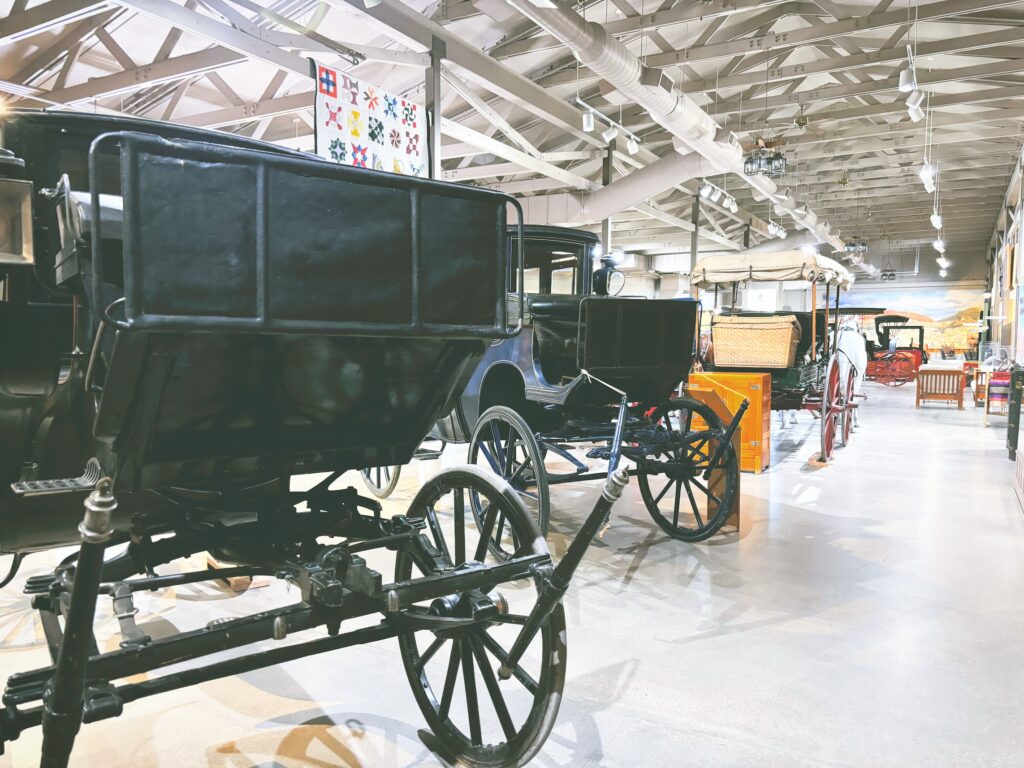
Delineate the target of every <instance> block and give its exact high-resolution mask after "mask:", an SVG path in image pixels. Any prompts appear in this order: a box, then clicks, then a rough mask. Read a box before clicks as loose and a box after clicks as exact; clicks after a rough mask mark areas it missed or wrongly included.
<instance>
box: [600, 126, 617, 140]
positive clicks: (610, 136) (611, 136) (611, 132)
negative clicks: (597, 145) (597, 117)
mask: <svg viewBox="0 0 1024 768" xmlns="http://www.w3.org/2000/svg"><path fill="white" fill-rule="evenodd" d="M618 135H619V129H618V128H616V127H615V126H614V125H612V126H609V127H608V128H606V129H605V130H604V131H602V132H601V138H602V139H604V140H605V141H607V142H608V143H609V144H610V143H611V142H613V141H615V137H616V136H618Z"/></svg>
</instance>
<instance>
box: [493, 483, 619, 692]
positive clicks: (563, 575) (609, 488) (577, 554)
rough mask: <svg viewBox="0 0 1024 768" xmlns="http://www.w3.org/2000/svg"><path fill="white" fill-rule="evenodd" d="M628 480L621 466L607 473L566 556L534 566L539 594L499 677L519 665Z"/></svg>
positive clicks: (564, 590) (506, 674) (512, 670)
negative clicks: (592, 505)
mask: <svg viewBox="0 0 1024 768" xmlns="http://www.w3.org/2000/svg"><path fill="white" fill-rule="evenodd" d="M628 482H629V471H628V470H627V469H625V468H624V467H619V468H617V469H615V471H613V472H612V473H611V474H609V476H608V479H607V480H605V483H604V490H603V491H602V492H601V496H600V497H599V498H598V500H597V502H596V503H595V504H594V508H593V509H592V510H591V512H590V514H589V515H587V519H586V521H584V523H583V526H582V527H581V528H580V531H579V533H578V534H576V538H575V539H573V542H572V544H570V545H569V549H568V550H567V551H566V553H565V557H563V558H562V560H561V562H559V563H558V565H557V566H555V567H554V568H553V569H552V568H551V566H546V567H544V568H543V569H540V568H538V569H537V570H538V571H540V573H539V575H540V579H541V590H540V597H539V599H538V600H537V604H536V605H535V606H534V608H533V611H532V612H531V613H530V615H529V617H527V619H526V623H525V624H524V625H523V628H522V630H521V631H520V632H519V636H518V637H517V638H516V641H515V643H513V645H512V648H511V650H509V652H508V656H507V657H506V659H505V661H504V662H503V663H502V665H501V667H500V668H499V669H498V677H500V678H501V679H502V680H508V679H509V678H510V677H512V674H513V672H514V670H515V669H516V667H517V666H518V664H519V660H520V659H521V658H522V656H523V654H524V653H525V652H526V649H527V648H528V647H529V645H530V643H531V642H532V641H533V638H534V637H536V635H537V632H538V631H539V630H540V628H541V626H542V625H543V624H544V622H545V621H547V618H548V616H550V615H551V612H552V611H554V610H555V606H556V605H558V603H559V602H561V600H562V596H563V595H565V593H566V591H567V590H568V589H569V582H570V581H572V577H573V574H574V573H575V572H576V569H577V568H578V567H579V564H580V562H581V561H582V560H583V555H584V553H585V552H586V551H587V548H588V547H590V544H591V542H592V541H593V540H594V538H595V537H596V536H597V535H598V533H599V531H600V530H601V528H602V526H603V525H604V524H605V521H606V520H607V519H608V516H609V515H610V514H611V509H612V506H614V504H615V502H616V501H618V500H619V499H620V498H621V497H622V491H623V489H625V487H626V484H627V483H628Z"/></svg>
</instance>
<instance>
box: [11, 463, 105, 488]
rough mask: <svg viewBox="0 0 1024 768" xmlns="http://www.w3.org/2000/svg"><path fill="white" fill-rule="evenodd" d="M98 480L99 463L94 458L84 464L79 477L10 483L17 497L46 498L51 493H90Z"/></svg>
mask: <svg viewBox="0 0 1024 768" xmlns="http://www.w3.org/2000/svg"><path fill="white" fill-rule="evenodd" d="M99 479H100V463H99V461H97V460H96V459H95V458H91V459H89V461H88V462H86V464H85V472H83V473H82V475H81V476H79V477H68V478H55V479H52V480H21V481H19V482H17V483H11V490H12V491H14V493H15V495H17V496H46V495H49V494H53V493H73V492H75V491H91V490H92V489H93V488H95V487H96V483H97V482H98V481H99Z"/></svg>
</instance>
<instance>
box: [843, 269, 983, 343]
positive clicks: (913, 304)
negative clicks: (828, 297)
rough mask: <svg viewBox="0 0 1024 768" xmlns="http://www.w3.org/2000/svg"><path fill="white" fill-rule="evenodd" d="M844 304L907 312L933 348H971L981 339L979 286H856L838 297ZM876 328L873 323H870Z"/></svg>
mask: <svg viewBox="0 0 1024 768" xmlns="http://www.w3.org/2000/svg"><path fill="white" fill-rule="evenodd" d="M839 304H840V306H843V307H884V308H885V309H886V310H888V311H889V312H890V313H892V314H898V315H906V316H907V317H910V318H911V322H912V323H914V324H917V325H923V326H924V339H925V341H924V343H925V346H927V347H928V348H930V349H940V348H941V347H953V348H954V349H957V350H965V349H970V348H972V347H974V346H976V345H977V342H978V327H977V321H978V316H979V314H980V313H981V308H982V289H980V288H957V287H949V288H946V287H936V288H925V287H922V288H916V287H915V288H906V289H900V288H890V289H882V290H877V289H871V288H865V289H859V288H858V287H857V286H856V285H854V288H853V290H852V291H850V292H849V293H846V294H844V295H843V296H841V297H840V300H839ZM870 327H871V329H872V330H873V328H874V326H873V325H872V326H870Z"/></svg>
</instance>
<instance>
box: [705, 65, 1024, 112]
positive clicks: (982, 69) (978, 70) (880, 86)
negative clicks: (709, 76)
mask: <svg viewBox="0 0 1024 768" xmlns="http://www.w3.org/2000/svg"><path fill="white" fill-rule="evenodd" d="M1022 71H1024V59H1011V60H1010V61H992V62H988V63H986V64H976V65H975V66H973V67H961V68H960V69H935V70H928V71H923V72H918V74H917V82H918V84H919V85H921V86H929V85H938V84H941V83H957V82H965V81H969V80H976V79H978V78H982V77H989V76H992V75H999V74H1009V73H1013V72H1022ZM898 87H899V75H898V74H895V75H890V76H889V77H887V78H885V79H884V80H866V81H864V82H855V83H845V84H843V85H828V86H824V87H822V88H814V89H812V90H807V91H797V92H794V93H790V94H783V95H781V96H769V97H768V98H766V99H759V100H758V101H757V107H758V108H767V109H769V110H771V109H777V108H779V107H789V106H799V107H806V106H809V105H815V104H822V103H824V102H826V101H833V100H835V99H845V98H849V97H850V96H865V95H869V94H875V93H882V92H884V91H895V90H896V89H897V88H898ZM751 98H753V97H751ZM751 98H746V99H743V100H738V99H737V100H732V101H728V102H719V103H718V104H717V105H716V114H720V115H724V114H734V113H738V112H742V111H744V109H746V111H748V112H749V111H750V108H751V104H752V101H751Z"/></svg>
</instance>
